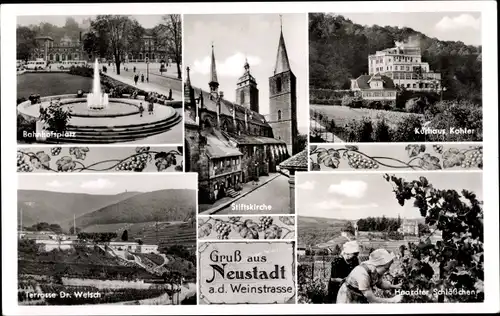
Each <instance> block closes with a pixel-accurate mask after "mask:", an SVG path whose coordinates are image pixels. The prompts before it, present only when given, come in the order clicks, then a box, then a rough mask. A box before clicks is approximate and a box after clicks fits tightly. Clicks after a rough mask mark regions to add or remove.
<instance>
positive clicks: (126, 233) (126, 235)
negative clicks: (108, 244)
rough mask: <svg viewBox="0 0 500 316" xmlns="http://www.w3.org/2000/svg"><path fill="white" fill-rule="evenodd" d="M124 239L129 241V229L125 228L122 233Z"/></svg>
mask: <svg viewBox="0 0 500 316" xmlns="http://www.w3.org/2000/svg"><path fill="white" fill-rule="evenodd" d="M122 241H128V230H126V229H125V230H124V231H123V234H122Z"/></svg>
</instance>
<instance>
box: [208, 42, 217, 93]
mask: <svg viewBox="0 0 500 316" xmlns="http://www.w3.org/2000/svg"><path fill="white" fill-rule="evenodd" d="M208 86H209V87H210V94H211V95H212V97H213V98H214V99H216V98H217V96H218V93H219V82H218V81H217V69H216V67H215V53H214V45H213V44H212V63H211V65H210V82H209V83H208Z"/></svg>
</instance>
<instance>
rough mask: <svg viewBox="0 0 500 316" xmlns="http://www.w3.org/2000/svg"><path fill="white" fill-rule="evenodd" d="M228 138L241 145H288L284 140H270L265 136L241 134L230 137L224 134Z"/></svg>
mask: <svg viewBox="0 0 500 316" xmlns="http://www.w3.org/2000/svg"><path fill="white" fill-rule="evenodd" d="M224 135H226V136H227V137H228V138H230V139H231V140H233V141H234V142H236V143H237V144H239V145H264V144H265V145H269V144H271V145H274V144H276V145H278V144H279V145H284V144H286V143H285V142H284V141H283V140H279V139H275V138H270V137H264V136H252V135H246V134H241V135H229V134H227V133H224Z"/></svg>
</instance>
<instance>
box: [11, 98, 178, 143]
mask: <svg viewBox="0 0 500 316" xmlns="http://www.w3.org/2000/svg"><path fill="white" fill-rule="evenodd" d="M51 100H58V101H60V104H61V106H62V107H66V108H70V109H71V110H72V117H71V119H70V121H69V123H68V131H69V132H73V134H74V135H72V136H68V137H64V138H63V139H59V140H58V141H59V142H67V143H89V144H90V143H115V142H129V141H133V140H136V139H142V138H146V137H149V136H152V135H155V134H160V133H163V132H166V131H168V130H170V129H171V128H172V127H173V126H175V125H177V124H179V123H181V122H182V117H181V116H180V115H179V113H178V112H177V111H176V110H175V109H174V108H173V107H171V106H168V105H161V104H155V106H154V113H153V114H149V113H148V103H147V102H145V101H144V100H135V99H125V98H121V99H117V98H110V99H109V105H108V107H107V108H105V109H99V110H92V109H89V108H88V107H87V100H86V98H75V95H63V96H51V97H44V98H42V99H41V103H38V104H31V102H30V101H26V102H23V103H21V104H19V105H18V113H20V114H21V115H23V116H24V117H25V118H26V119H28V120H37V119H38V117H39V116H40V107H43V108H47V107H49V105H50V101H51ZM141 103H142V106H143V107H144V112H143V113H142V116H141V115H140V112H139V106H140V104H141ZM47 141H48V142H51V141H54V140H50V139H48V140H47Z"/></svg>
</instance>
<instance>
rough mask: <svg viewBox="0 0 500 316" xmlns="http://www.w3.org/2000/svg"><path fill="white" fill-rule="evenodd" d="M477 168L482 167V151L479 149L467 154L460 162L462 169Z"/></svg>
mask: <svg viewBox="0 0 500 316" xmlns="http://www.w3.org/2000/svg"><path fill="white" fill-rule="evenodd" d="M472 166H473V167H479V168H481V167H482V166H483V149H482V148H479V149H476V150H474V151H471V152H469V153H467V155H466V156H465V159H464V161H462V168H470V167H472Z"/></svg>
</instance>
